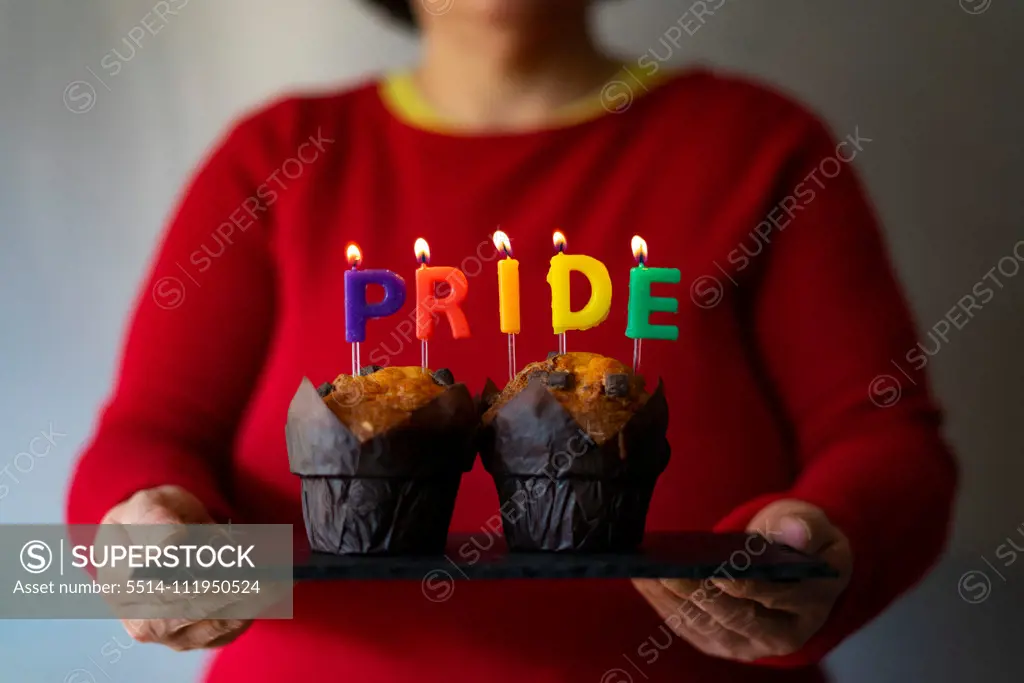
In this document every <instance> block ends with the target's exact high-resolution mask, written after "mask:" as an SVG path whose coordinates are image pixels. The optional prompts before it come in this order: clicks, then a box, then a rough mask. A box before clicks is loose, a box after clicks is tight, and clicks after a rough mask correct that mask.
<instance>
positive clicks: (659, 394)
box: [480, 353, 669, 552]
mask: <svg viewBox="0 0 1024 683" xmlns="http://www.w3.org/2000/svg"><path fill="white" fill-rule="evenodd" d="M492 386H493V385H492ZM483 399H484V402H485V404H486V410H485V411H484V412H483V415H482V431H481V434H480V437H481V438H480V455H481V458H482V460H483V463H484V466H485V467H486V468H487V471H488V472H490V473H491V475H492V476H493V478H494V482H495V486H496V487H497V490H498V497H499V499H500V501H501V512H502V523H503V527H504V531H505V537H506V540H507V541H508V545H509V548H510V549H512V550H545V551H580V552H630V551H632V550H635V549H636V548H637V546H639V545H640V543H641V541H642V540H643V533H644V524H645V522H646V518H647V509H648V507H649V505H650V500H651V494H652V493H653V491H654V484H655V482H656V480H657V478H658V476H659V475H660V474H661V472H662V471H664V469H665V467H666V466H667V464H668V459H669V445H668V440H667V439H666V436H665V433H666V431H667V429H668V405H667V403H666V401H665V397H664V394H663V388H662V385H661V383H660V382H659V383H658V386H657V388H656V389H655V391H654V392H653V393H648V392H647V391H646V389H645V383H644V379H643V378H642V377H640V376H637V375H634V374H633V372H631V371H630V369H629V368H628V367H626V366H625V365H623V364H622V363H620V362H619V361H617V360H615V359H613V358H607V357H605V356H601V355H598V354H594V353H566V354H551V355H550V356H549V357H548V358H547V359H546V360H544V361H540V362H536V363H530V364H529V365H527V366H526V367H525V368H523V370H522V371H520V372H519V373H518V374H517V375H516V377H515V378H513V379H512V381H510V382H509V383H508V385H507V386H506V387H505V388H504V389H503V390H502V391H500V392H495V391H494V390H493V388H492V389H491V390H489V391H485V392H484V395H483Z"/></svg>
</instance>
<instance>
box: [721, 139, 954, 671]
mask: <svg viewBox="0 0 1024 683" xmlns="http://www.w3.org/2000/svg"><path fill="white" fill-rule="evenodd" d="M808 130H809V132H808V133H807V134H805V135H802V136H801V138H802V143H801V144H800V145H799V147H800V149H799V150H798V151H797V152H796V153H795V154H794V155H793V158H792V160H791V163H790V164H789V165H788V166H787V171H788V172H787V173H786V175H785V177H784V178H783V184H782V185H781V187H780V192H779V195H780V196H781V197H782V198H781V199H780V200H779V202H778V204H777V207H779V208H778V209H777V210H775V211H773V212H770V213H769V218H770V219H772V220H777V225H778V226H780V227H781V229H780V230H779V231H778V232H775V233H774V234H773V235H771V237H770V239H771V242H770V247H769V248H766V249H765V251H764V253H762V254H761V255H760V257H759V258H760V259H761V260H760V261H758V262H757V263H755V264H753V265H752V266H751V267H752V268H757V269H758V272H757V273H756V274H754V275H753V276H752V279H753V283H752V284H753V287H752V288H751V292H750V297H749V300H748V301H747V302H746V303H747V305H748V307H747V312H746V315H747V321H748V323H749V329H750V332H751V337H752V339H753V342H754V347H755V353H756V354H757V355H758V356H759V361H760V364H761V367H762V369H763V372H764V374H765V376H766V377H765V379H766V382H765V384H766V385H767V386H768V387H770V388H771V389H770V390H771V391H773V392H775V394H776V395H775V397H774V398H775V399H776V400H777V402H778V404H779V406H780V408H781V410H782V411H783V414H784V415H785V416H786V419H787V422H788V424H789V427H790V429H791V430H792V431H791V437H792V443H793V445H794V448H795V452H796V456H795V457H796V458H797V460H798V465H799V473H798V475H797V477H796V480H795V482H794V483H793V485H792V488H791V489H790V490H788V491H779V492H775V493H772V494H769V495H766V496H764V497H762V498H759V499H757V500H754V501H750V502H749V503H748V504H746V505H744V506H742V507H741V508H740V509H737V510H735V511H734V512H733V513H732V514H731V515H730V516H729V517H728V518H727V519H725V520H723V521H722V523H721V524H720V525H719V528H721V529H742V528H744V527H745V526H746V525H747V523H748V522H749V521H750V520H751V518H752V517H753V516H754V515H755V514H756V513H757V512H758V511H759V510H761V509H762V508H763V507H764V506H766V505H768V504H769V503H771V502H773V501H775V500H779V499H782V498H795V499H799V500H803V501H806V502H808V503H811V504H813V505H816V506H818V507H820V508H821V509H823V510H824V511H825V513H826V514H827V515H828V517H829V518H830V519H831V521H832V522H833V523H834V524H835V525H836V526H837V527H838V528H839V529H840V530H842V531H843V532H844V533H845V534H846V536H847V537H848V538H849V540H850V543H851V545H852V549H853V566H854V568H853V576H852V579H851V583H850V585H849V587H848V588H847V590H846V591H845V593H844V594H843V595H842V597H841V598H840V600H839V602H838V603H837V605H836V606H835V608H834V610H833V612H832V615H831V617H830V620H829V622H828V623H827V624H826V626H825V627H824V628H823V629H822V630H821V631H820V632H819V633H818V634H817V635H816V636H815V637H813V638H812V640H811V641H810V642H809V643H808V644H807V645H806V646H805V647H804V648H803V649H802V651H800V652H798V653H795V654H794V655H791V656H789V657H785V658H777V659H771V660H764V661H763V663H764V664H767V665H773V666H800V665H805V664H809V663H813V662H816V661H818V660H820V659H821V658H823V657H824V656H825V655H826V654H827V653H828V652H829V651H830V650H831V649H832V648H834V647H835V646H836V645H838V644H839V643H840V642H841V641H842V640H843V639H844V638H845V637H846V636H848V635H850V634H851V633H853V632H854V631H856V630H857V629H859V628H860V627H861V626H863V625H864V624H866V623H867V622H868V621H870V620H871V619H873V618H874V617H875V616H877V615H878V614H879V613H880V612H881V611H882V610H883V609H884V608H885V607H886V606H887V605H888V604H889V603H891V602H892V601H893V600H894V599H895V598H897V597H898V596H899V595H900V594H901V593H903V592H904V591H906V590H907V589H908V588H910V587H911V586H912V585H914V584H915V583H916V582H917V581H918V580H920V579H921V578H922V577H923V576H924V574H925V573H926V572H927V570H928V569H929V568H930V567H931V566H932V564H933V563H934V562H935V561H936V559H937V558H938V556H939V555H940V553H941V552H942V550H943V548H944V546H945V542H946V537H947V533H948V527H949V524H950V518H951V512H952V503H953V499H954V494H955V489H956V481H957V473H958V468H957V465H956V463H955V461H954V459H953V456H952V455H951V453H950V451H949V449H948V448H947V446H946V444H945V442H944V440H943V438H942V436H941V434H940V415H939V411H938V409H937V408H936V406H935V404H934V403H933V400H932V398H931V396H930V389H929V387H928V380H927V377H926V375H925V373H924V371H923V370H924V367H925V365H926V364H927V358H926V357H925V355H924V354H923V353H921V351H920V350H919V349H918V347H917V336H916V332H915V329H914V325H913V322H912V317H911V314H910V311H909V309H908V306H907V304H906V302H905V300H904V298H903V294H902V292H901V290H900V287H899V285H898V283H897V280H896V278H895V276H894V274H893V269H892V266H891V264H890V261H889V257H888V254H887V251H886V247H885V244H884V241H883V237H882V235H881V232H880V229H879V226H878V224H877V221H876V218H875V216H874V213H873V210H872V209H871V207H870V205H869V202H868V200H867V199H866V196H865V193H864V191H863V189H862V186H861V184H860V181H859V179H858V177H857V175H856V173H855V171H854V168H853V166H852V165H850V164H849V163H846V162H845V161H844V160H849V159H850V157H851V155H852V154H854V152H855V151H856V148H855V147H854V146H853V145H852V143H851V141H847V142H846V143H845V144H841V145H837V143H836V141H835V140H834V139H833V138H832V136H831V135H830V134H829V132H828V131H827V130H826V129H825V127H824V126H823V125H822V124H820V123H818V122H817V121H814V122H813V123H812V125H810V126H809V127H808ZM867 153H870V148H867ZM829 159H831V161H826V160H829ZM837 167H838V168H839V172H838V175H835V173H836V170H837ZM829 176H833V177H829ZM786 207H789V211H788V213H787V212H786V210H785V209H786ZM790 215H791V216H792V220H787V219H788V217H789V216H790ZM787 223H788V224H787ZM908 359H909V360H908Z"/></svg>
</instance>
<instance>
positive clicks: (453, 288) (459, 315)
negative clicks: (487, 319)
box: [416, 266, 469, 339]
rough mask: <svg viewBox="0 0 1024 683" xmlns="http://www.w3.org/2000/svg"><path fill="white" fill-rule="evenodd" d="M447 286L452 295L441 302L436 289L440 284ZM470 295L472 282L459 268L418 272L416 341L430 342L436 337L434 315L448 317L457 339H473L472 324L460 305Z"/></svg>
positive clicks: (430, 269) (418, 270)
mask: <svg viewBox="0 0 1024 683" xmlns="http://www.w3.org/2000/svg"><path fill="white" fill-rule="evenodd" d="M441 282H447V283H448V286H449V288H450V291H449V292H448V294H446V295H445V296H443V297H441V298H440V299H438V298H437V297H436V296H435V295H434V288H435V287H436V286H437V284H438V283H441ZM467 293H469V280H467V279H466V275H465V274H464V273H463V272H462V271H461V270H459V269H458V268H451V267H449V266H436V267H433V268H428V267H423V268H419V269H417V271H416V338H417V339H430V338H431V337H433V336H434V313H435V312H440V313H444V315H445V317H447V318H448V325H449V326H450V327H451V328H452V337H453V338H454V339H464V338H466V337H468V336H469V322H468V321H467V320H466V314H465V313H463V312H462V308H460V305H461V304H462V302H463V301H464V300H465V299H466V294H467Z"/></svg>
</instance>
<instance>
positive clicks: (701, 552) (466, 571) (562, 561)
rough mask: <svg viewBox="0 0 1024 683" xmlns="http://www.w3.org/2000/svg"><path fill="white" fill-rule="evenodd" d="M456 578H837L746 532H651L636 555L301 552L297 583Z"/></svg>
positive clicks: (471, 543) (499, 550)
mask: <svg viewBox="0 0 1024 683" xmlns="http://www.w3.org/2000/svg"><path fill="white" fill-rule="evenodd" d="M439 572H444V573H446V574H448V575H449V576H450V577H451V578H453V579H460V578H463V579H625V578H631V577H642V578H683V579H706V578H710V577H715V578H734V579H758V580H762V581H799V580H801V579H813V578H830V577H835V576H837V575H838V574H837V572H836V571H835V570H834V569H832V568H831V567H830V566H828V565H827V564H825V563H824V562H822V561H821V560H819V559H816V558H813V557H810V556H808V555H805V554H804V553H801V552H800V551H797V550H794V549H793V548H790V547H788V546H785V545H782V544H769V543H767V542H766V541H765V540H764V539H762V538H760V537H757V536H751V535H748V534H745V533H729V534H717V533H712V532H678V533H650V534H647V535H646V536H645V537H644V543H643V547H642V548H641V549H640V550H639V551H638V552H636V553H633V554H615V555H612V554H599V553H594V554H580V553H553V552H530V553H525V552H517V553H510V552H508V551H507V550H506V548H505V542H504V539H502V538H495V537H494V536H488V535H486V534H484V533H476V534H460V535H454V534H453V535H451V536H449V537H448V545H447V548H446V552H445V554H444V555H426V556H421V555H417V556H408V555H328V554H324V553H317V552H312V551H310V550H309V549H308V548H302V547H300V548H299V549H298V551H297V553H296V559H295V570H294V575H295V579H296V580H297V581H335V580H360V579H361V580H416V581H421V580H423V579H424V577H425V576H427V575H433V576H436V575H437V574H438V573H439Z"/></svg>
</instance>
